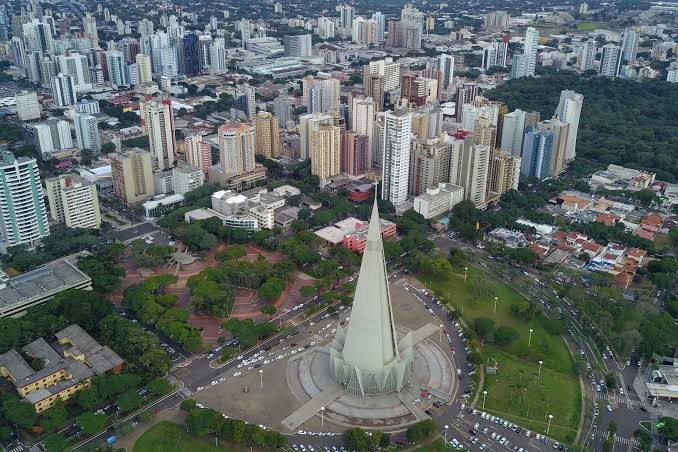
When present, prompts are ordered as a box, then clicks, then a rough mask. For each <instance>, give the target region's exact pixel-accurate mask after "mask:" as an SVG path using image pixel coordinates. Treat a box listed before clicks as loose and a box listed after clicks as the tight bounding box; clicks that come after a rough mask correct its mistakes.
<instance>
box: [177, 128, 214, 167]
mask: <svg viewBox="0 0 678 452" xmlns="http://www.w3.org/2000/svg"><path fill="white" fill-rule="evenodd" d="M184 155H185V157H186V163H187V164H188V165H190V166H194V167H196V168H200V170H202V172H203V175H207V172H208V171H209V169H210V166H212V147H211V146H210V145H209V143H207V142H206V141H203V139H202V135H200V134H197V133H196V134H193V135H189V136H187V137H186V138H185V139H184Z"/></svg>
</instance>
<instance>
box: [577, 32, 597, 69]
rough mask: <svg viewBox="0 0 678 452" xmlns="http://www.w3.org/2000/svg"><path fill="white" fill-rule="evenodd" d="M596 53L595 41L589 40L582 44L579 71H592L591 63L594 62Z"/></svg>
mask: <svg viewBox="0 0 678 452" xmlns="http://www.w3.org/2000/svg"><path fill="white" fill-rule="evenodd" d="M597 51H598V43H597V42H596V40H595V39H589V40H588V41H586V42H585V43H584V47H583V48H582V57H581V70H582V71H589V70H591V69H593V62H594V61H595V60H596V52H597Z"/></svg>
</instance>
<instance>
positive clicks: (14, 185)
mask: <svg viewBox="0 0 678 452" xmlns="http://www.w3.org/2000/svg"><path fill="white" fill-rule="evenodd" d="M0 185H1V186H2V190H0V239H2V242H3V243H2V245H3V247H11V246H17V245H28V246H29V247H34V246H36V245H37V244H38V243H39V242H40V239H42V238H43V237H47V236H48V235H49V225H48V223H47V209H46V208H45V199H44V197H43V192H42V184H41V183H40V173H39V172H38V162H37V161H36V160H35V159H32V158H28V157H18V158H16V157H14V154H12V153H11V152H8V151H3V152H0Z"/></svg>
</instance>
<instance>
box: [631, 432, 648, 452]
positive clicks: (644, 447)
mask: <svg viewBox="0 0 678 452" xmlns="http://www.w3.org/2000/svg"><path fill="white" fill-rule="evenodd" d="M633 437H634V438H636V440H637V441H638V444H639V446H640V450H641V451H644V452H645V451H649V450H650V449H651V448H652V442H653V441H652V435H651V434H650V432H648V431H647V430H645V429H643V428H639V429H638V430H636V431H635V432H633Z"/></svg>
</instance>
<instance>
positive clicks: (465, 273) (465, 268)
mask: <svg viewBox="0 0 678 452" xmlns="http://www.w3.org/2000/svg"><path fill="white" fill-rule="evenodd" d="M467 273H468V267H464V282H466V275H467Z"/></svg>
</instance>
